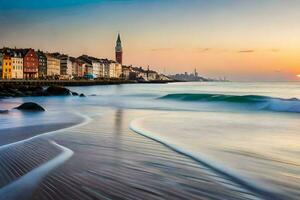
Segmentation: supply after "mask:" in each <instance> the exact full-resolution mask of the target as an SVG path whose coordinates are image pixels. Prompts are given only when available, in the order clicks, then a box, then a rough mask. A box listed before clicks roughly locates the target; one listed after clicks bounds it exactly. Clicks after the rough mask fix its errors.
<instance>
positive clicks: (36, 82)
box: [0, 79, 178, 87]
mask: <svg viewBox="0 0 300 200" xmlns="http://www.w3.org/2000/svg"><path fill="white" fill-rule="evenodd" d="M174 82H178V81H175V80H174V81H173V80H172V81H164V80H153V81H135V80H117V79H116V80H0V86H19V85H25V86H41V87H43V86H53V85H56V86H92V85H120V84H167V83H174Z"/></svg>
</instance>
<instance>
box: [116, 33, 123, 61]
mask: <svg viewBox="0 0 300 200" xmlns="http://www.w3.org/2000/svg"><path fill="white" fill-rule="evenodd" d="M115 51H116V62H117V63H120V64H121V65H122V63H123V48H122V42H121V37H120V34H118V38H117V42H116V48H115Z"/></svg>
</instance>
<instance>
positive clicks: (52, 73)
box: [45, 53, 60, 78]
mask: <svg viewBox="0 0 300 200" xmlns="http://www.w3.org/2000/svg"><path fill="white" fill-rule="evenodd" d="M45 55H46V57H47V77H52V78H56V76H59V75H60V60H59V59H57V58H55V57H54V56H53V55H51V54H49V53H46V54H45Z"/></svg>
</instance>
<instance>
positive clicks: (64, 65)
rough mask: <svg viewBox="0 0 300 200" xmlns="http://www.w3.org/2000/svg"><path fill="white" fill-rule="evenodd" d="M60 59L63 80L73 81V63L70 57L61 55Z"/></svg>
mask: <svg viewBox="0 0 300 200" xmlns="http://www.w3.org/2000/svg"><path fill="white" fill-rule="evenodd" d="M58 58H59V59H60V75H61V78H63V79H71V78H72V71H73V68H72V64H73V63H72V61H71V59H70V57H69V56H68V55H59V56H58Z"/></svg>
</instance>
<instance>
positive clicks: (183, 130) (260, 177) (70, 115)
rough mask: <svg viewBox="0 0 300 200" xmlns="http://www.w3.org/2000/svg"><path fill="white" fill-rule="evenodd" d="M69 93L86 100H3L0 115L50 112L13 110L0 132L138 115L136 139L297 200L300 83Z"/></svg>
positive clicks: (179, 85) (174, 85) (123, 88)
mask: <svg viewBox="0 0 300 200" xmlns="http://www.w3.org/2000/svg"><path fill="white" fill-rule="evenodd" d="M70 89H71V90H72V91H76V92H78V93H84V94H85V95H86V97H72V96H70V97H28V98H15V99H2V100H0V110H1V109H12V108H13V107H16V106H18V105H19V104H20V103H22V102H27V101H34V102H37V103H39V104H41V105H42V106H43V107H45V108H46V110H47V112H44V113H22V112H20V111H17V110H13V109H12V110H11V111H10V114H9V115H0V132H1V130H2V129H8V128H17V127H27V126H34V125H43V124H45V125H47V124H53V123H72V122H74V121H76V120H78V118H79V117H82V116H89V117H92V116H96V115H99V116H100V115H103V116H102V117H104V118H105V111H107V110H109V109H118V110H133V111H135V110H136V111H138V112H139V115H137V117H136V118H134V119H132V120H131V121H130V123H128V124H127V126H128V129H130V130H132V131H134V132H135V133H136V134H140V135H143V136H146V137H148V138H150V139H153V140H155V141H157V142H159V143H162V144H164V145H165V146H166V148H171V149H173V150H175V151H176V152H178V153H179V154H182V155H185V156H187V157H189V158H190V159H193V160H195V161H197V162H199V163H201V164H202V165H205V166H206V167H208V168H211V169H212V170H213V171H215V172H217V173H220V174H223V175H225V176H227V177H228V178H229V179H230V180H233V181H234V182H236V183H238V184H240V185H241V187H245V188H246V189H250V190H251V191H258V192H260V193H262V194H263V193H264V192H270V193H275V194H280V195H281V194H282V195H284V196H285V197H287V198H291V199H297V198H298V197H299V196H300V82H298V83H297V82H271V83H263V82H262V83H248V82H208V83H201V82H199V83H198V82H197V83H196V82H195V83H170V84H128V85H108V86H89V87H70ZM149 111H151V112H149ZM141 113H142V114H141ZM99 129H101V124H99ZM1 134H4V133H1ZM0 137H1V136H0Z"/></svg>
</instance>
